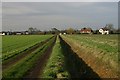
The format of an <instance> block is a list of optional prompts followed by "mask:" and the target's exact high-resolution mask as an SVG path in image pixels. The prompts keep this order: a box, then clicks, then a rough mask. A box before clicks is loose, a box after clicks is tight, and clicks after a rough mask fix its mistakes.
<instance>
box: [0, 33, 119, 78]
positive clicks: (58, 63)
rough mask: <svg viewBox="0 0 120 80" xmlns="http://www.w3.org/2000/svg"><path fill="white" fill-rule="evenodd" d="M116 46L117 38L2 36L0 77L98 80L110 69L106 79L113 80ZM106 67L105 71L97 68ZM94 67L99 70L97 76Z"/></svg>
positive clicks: (92, 36)
mask: <svg viewBox="0 0 120 80" xmlns="http://www.w3.org/2000/svg"><path fill="white" fill-rule="evenodd" d="M118 43H119V41H118V35H89V34H79V35H75V34H73V35H61V36H59V35H57V36H56V35H10V36H2V65H3V72H2V76H3V79H6V78H26V77H27V78H50V79H51V78H52V79H57V78H71V77H72V78H74V77H81V78H86V77H95V78H96V77H97V78H99V77H103V76H105V73H106V72H107V71H106V69H110V70H112V71H110V72H112V73H110V75H109V74H108V75H107V74H106V76H107V77H106V78H110V77H113V78H114V77H115V76H114V75H116V74H115V73H116V71H117V68H118V65H117V63H118ZM92 60H93V61H92ZM87 61H88V62H87ZM89 62H92V64H90V65H89V64H88V63H89ZM99 63H100V64H99ZM101 63H103V64H102V65H101ZM106 64H107V68H101V66H103V67H104V65H105V67H106ZM94 66H95V67H94ZM96 67H99V68H101V71H100V73H99V70H97V69H98V68H96ZM104 69H105V70H104ZM108 71H109V70H108ZM114 71H115V72H114ZM101 72H105V73H104V74H102V73H101ZM118 72H119V71H118ZM107 73H109V72H107ZM97 74H98V75H97Z"/></svg>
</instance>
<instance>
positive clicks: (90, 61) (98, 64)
mask: <svg viewBox="0 0 120 80" xmlns="http://www.w3.org/2000/svg"><path fill="white" fill-rule="evenodd" d="M63 40H64V41H65V42H66V44H68V45H69V46H70V48H71V49H72V50H73V51H74V52H75V54H76V55H77V56H79V59H82V60H83V61H84V62H85V64H87V65H88V66H89V67H90V68H91V69H92V70H93V72H95V73H96V74H98V75H99V77H100V78H102V79H103V78H109V79H112V80H114V79H115V80H116V79H118V74H117V73H116V72H115V71H114V70H113V69H111V68H110V67H109V66H108V64H106V63H104V62H102V61H101V60H99V59H98V58H97V57H95V55H92V53H91V52H90V51H89V50H87V48H83V46H80V45H78V44H75V43H74V42H71V41H70V40H68V39H65V38H63Z"/></svg>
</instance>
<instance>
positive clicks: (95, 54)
mask: <svg viewBox="0 0 120 80" xmlns="http://www.w3.org/2000/svg"><path fill="white" fill-rule="evenodd" d="M62 37H63V38H64V39H65V41H66V42H68V44H70V45H71V46H72V49H73V50H74V51H75V52H76V53H78V55H79V56H80V57H81V58H82V59H83V60H84V61H85V62H86V63H87V64H88V65H89V66H93V68H95V69H96V71H98V72H99V73H100V75H101V76H104V77H112V76H114V77H115V76H117V73H120V72H118V35H66V36H62ZM98 66H99V69H98V68H97V67H98ZM102 70H103V71H102ZM105 73H109V75H105Z"/></svg>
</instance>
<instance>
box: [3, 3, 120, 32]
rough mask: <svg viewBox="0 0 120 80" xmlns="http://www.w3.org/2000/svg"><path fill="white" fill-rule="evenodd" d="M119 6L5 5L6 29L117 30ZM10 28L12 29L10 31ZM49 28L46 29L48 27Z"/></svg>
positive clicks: (85, 4)
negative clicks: (94, 28) (106, 26)
mask: <svg viewBox="0 0 120 80" xmlns="http://www.w3.org/2000/svg"><path fill="white" fill-rule="evenodd" d="M117 17H118V4H117V2H112V3H111V2H100V3H99V2H72V3H71V2H61V3H58V2H47V3H46V2H14V3H12V2H5V3H3V29H4V30H9V29H10V28H12V29H14V30H25V29H27V28H29V27H30V26H33V27H36V28H39V29H43V30H45V29H50V28H51V27H54V26H56V27H57V28H61V29H64V28H67V26H73V27H76V26H77V28H80V26H81V25H82V26H81V27H83V26H89V25H90V26H91V27H94V26H95V27H96V28H99V27H100V26H104V25H105V24H107V23H113V24H114V25H115V27H117V24H118V23H117V20H118V19H117ZM10 26H11V27H10ZM45 26H46V27H45Z"/></svg>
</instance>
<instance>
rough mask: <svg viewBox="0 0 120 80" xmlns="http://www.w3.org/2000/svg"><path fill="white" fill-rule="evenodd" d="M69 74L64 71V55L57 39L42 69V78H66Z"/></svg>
mask: <svg viewBox="0 0 120 80" xmlns="http://www.w3.org/2000/svg"><path fill="white" fill-rule="evenodd" d="M68 77H69V74H68V72H67V70H66V69H65V62H64V55H63V54H62V50H61V45H60V41H59V39H58V37H57V41H56V44H55V46H54V48H53V52H52V54H51V57H50V59H49V60H48V63H47V65H46V67H45V69H44V72H43V74H42V78H54V79H55V78H68Z"/></svg>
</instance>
